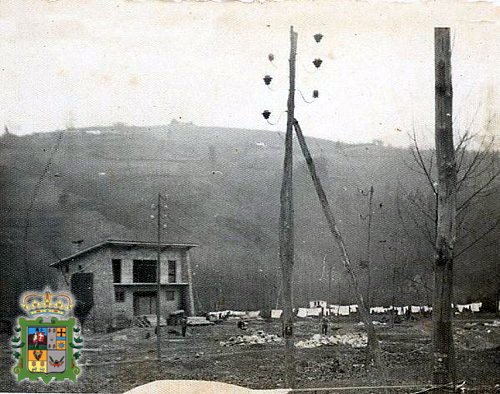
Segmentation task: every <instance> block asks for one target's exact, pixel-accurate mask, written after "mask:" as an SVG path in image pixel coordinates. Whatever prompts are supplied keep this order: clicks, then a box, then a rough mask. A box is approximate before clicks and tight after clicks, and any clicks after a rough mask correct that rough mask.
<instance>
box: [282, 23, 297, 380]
mask: <svg viewBox="0 0 500 394" xmlns="http://www.w3.org/2000/svg"><path fill="white" fill-rule="evenodd" d="M297 36H298V34H297V33H296V32H294V31H293V26H290V59H289V64H290V87H289V91H288V105H287V107H288V116H287V123H286V136H285V158H284V164H283V182H282V184H281V195H280V231H279V243H280V265H281V273H282V280H283V293H282V295H283V337H284V339H285V378H286V384H287V387H290V388H294V387H295V354H294V353H295V349H294V343H293V334H294V333H293V310H292V308H293V305H292V300H293V295H292V274H293V262H294V244H293V242H294V234H293V194H292V172H293V158H292V153H293V150H292V149H293V148H292V147H293V145H292V133H293V124H294V109H295V58H296V56H297Z"/></svg>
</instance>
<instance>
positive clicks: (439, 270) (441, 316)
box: [432, 27, 457, 392]
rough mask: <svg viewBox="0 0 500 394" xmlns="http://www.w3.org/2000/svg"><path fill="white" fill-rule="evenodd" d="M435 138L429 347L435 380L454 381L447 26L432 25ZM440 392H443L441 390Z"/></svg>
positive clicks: (453, 212) (452, 190)
mask: <svg viewBox="0 0 500 394" xmlns="http://www.w3.org/2000/svg"><path fill="white" fill-rule="evenodd" d="M434 50H435V106H436V107H435V122H436V123H435V141H436V160H437V171H438V181H439V183H438V188H437V191H438V193H437V194H438V198H437V226H436V250H435V256H434V302H433V311H432V323H433V327H432V329H433V331H432V349H433V357H432V360H433V368H432V381H433V383H434V384H448V383H450V382H453V383H454V381H455V361H454V358H455V354H454V349H453V331H452V317H453V310H452V307H451V302H452V297H453V248H454V244H455V240H456V225H455V220H456V192H457V176H456V162H455V148H454V145H453V122H452V103H453V90H452V81H451V48H450V28H448V27H437V28H435V29H434ZM440 392H444V390H443V391H440Z"/></svg>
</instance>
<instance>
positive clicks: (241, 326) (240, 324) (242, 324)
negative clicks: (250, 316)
mask: <svg viewBox="0 0 500 394" xmlns="http://www.w3.org/2000/svg"><path fill="white" fill-rule="evenodd" d="M238 328H239V329H240V330H246V329H247V322H244V321H243V320H239V321H238Z"/></svg>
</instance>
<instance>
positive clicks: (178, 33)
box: [0, 0, 500, 146]
mask: <svg viewBox="0 0 500 394" xmlns="http://www.w3.org/2000/svg"><path fill="white" fill-rule="evenodd" d="M497 15H498V8H497V7H496V6H495V4H494V3H493V2H492V3H487V2H480V3H477V2H476V3H468V2H460V1H445V2H439V3H388V2H374V3H364V2H354V1H338V2H328V1H322V0H320V1H314V2H312V1H300V2H265V3H256V2H254V3H251V4H248V3H242V2H228V3H212V2H210V3H207V2H187V3H186V2H182V3H175V2H140V1H122V0H112V1H109V2H106V3H101V2H95V1H86V2H77V1H74V0H66V1H58V2H35V1H27V2H23V3H22V4H19V3H18V2H16V1H3V2H2V3H1V4H0V36H2V37H3V40H2V42H0V53H2V57H1V58H0V70H1V72H0V83H1V84H2V86H3V89H2V91H1V92H0V97H1V100H2V103H3V105H2V108H0V125H4V124H5V125H7V126H8V127H9V129H10V130H11V131H12V132H13V133H16V134H19V135H24V134H29V133H33V132H47V131H53V130H57V129H64V128H66V127H67V126H74V127H85V126H89V125H95V124H100V125H109V124H113V123H116V122H123V123H126V124H129V125H136V126H145V125H157V124H167V123H169V122H170V120H171V119H177V120H180V121H183V122H193V123H194V124H196V125H198V126H208V127H226V128H243V129H253V130H263V129H264V130H270V131H278V130H279V131H282V130H283V129H284V128H285V123H286V116H285V115H284V111H285V110H286V95H287V88H288V86H287V83H288V56H289V29H290V25H294V27H295V30H296V31H297V32H298V34H299V41H298V57H297V89H298V90H299V92H298V93H297V95H296V104H297V108H296V117H297V118H298V119H299V121H300V122H301V125H302V128H303V130H304V133H305V134H306V135H309V136H314V137H317V138H323V139H328V140H334V141H336V140H339V141H345V142H347V143H361V142H370V141H372V140H374V139H379V140H382V141H384V143H385V144H391V145H393V146H407V145H408V143H409V141H408V138H407V133H408V132H409V131H411V130H412V129H413V128H415V129H416V130H417V132H418V133H420V134H421V135H422V143H423V144H427V145H429V144H430V143H431V142H432V141H433V137H432V134H433V122H434V48H433V45H434V43H433V40H434V31H433V29H434V27H435V26H450V28H451V30H452V40H453V43H452V44H453V57H452V73H453V84H454V118H455V128H456V129H457V131H458V132H460V131H461V130H462V131H463V130H464V129H466V128H470V129H472V130H473V131H474V132H479V133H484V132H487V133H491V132H493V133H496V132H495V127H496V125H497V124H498V116H497V108H499V107H500V105H499V104H500V98H499V95H498V93H497V90H496V89H497V86H498V76H497V73H496V72H495V70H496V69H497V68H498V63H499V62H498V60H499V58H500V44H499V42H500V40H498V39H495V37H497V38H498V23H497V20H498V17H497ZM318 32H321V33H322V34H323V35H324V37H323V39H322V40H321V42H320V43H316V42H315V41H314V39H313V35H314V34H315V33H318ZM269 53H272V54H273V55H274V61H273V62H272V63H271V62H270V61H269V60H268V54H269ZM315 58H321V59H322V60H323V64H322V65H321V67H320V68H319V69H317V70H316V69H315V68H314V66H313V65H312V63H311V61H312V60H313V59H315ZM266 74H269V75H271V76H272V77H273V81H272V83H271V85H270V86H271V89H268V88H267V87H266V86H265V85H264V83H263V81H262V77H263V76H264V75H266ZM316 89H317V90H319V98H318V99H317V100H316V101H315V102H314V103H313V104H310V105H309V104H306V103H305V102H304V101H303V100H302V98H301V95H303V96H304V97H305V98H306V100H308V101H309V100H311V99H312V91H313V90H316ZM265 109H267V110H270V111H271V112H272V115H271V118H270V121H271V122H272V123H277V124H276V125H269V124H267V123H266V121H265V120H264V119H263V117H262V115H261V113H262V111H263V110H265ZM488 119H493V127H491V125H490V127H489V130H486V131H485V129H486V128H487V127H486V126H485V125H486V124H487V121H488ZM278 120H279V122H278Z"/></svg>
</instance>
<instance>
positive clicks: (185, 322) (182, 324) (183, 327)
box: [181, 316, 187, 337]
mask: <svg viewBox="0 0 500 394" xmlns="http://www.w3.org/2000/svg"><path fill="white" fill-rule="evenodd" d="M181 328H182V336H183V337H185V336H186V331H187V317H186V316H182V319H181Z"/></svg>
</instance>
